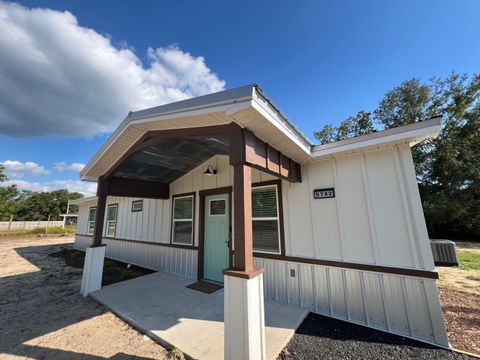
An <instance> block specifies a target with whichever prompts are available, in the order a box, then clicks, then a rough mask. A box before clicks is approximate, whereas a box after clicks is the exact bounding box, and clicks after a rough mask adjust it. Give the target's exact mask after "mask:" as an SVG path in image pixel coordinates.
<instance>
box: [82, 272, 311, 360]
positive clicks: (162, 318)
mask: <svg viewBox="0 0 480 360" xmlns="http://www.w3.org/2000/svg"><path fill="white" fill-rule="evenodd" d="M193 282H195V281H194V280H191V279H184V278H181V277H177V276H174V275H170V274H166V273H162V272H157V273H153V274H150V275H147V276H143V277H140V278H137V279H133V280H129V281H125V282H121V283H117V284H113V285H110V286H106V287H104V288H102V289H101V290H99V291H96V292H94V293H92V294H91V296H92V297H93V298H94V299H95V300H97V301H98V302H100V303H101V304H103V305H105V306H106V307H107V308H109V309H110V310H111V311H113V312H114V313H116V314H117V315H118V316H120V317H121V318H123V319H124V320H125V321H127V322H128V323H130V324H131V325H133V326H134V327H137V328H138V329H140V330H142V331H143V332H144V333H147V334H148V335H149V336H151V337H153V338H155V339H157V340H158V341H159V342H160V343H162V344H164V345H172V346H175V347H176V348H178V349H179V350H181V351H182V352H183V353H185V354H186V355H188V356H190V357H192V358H194V359H223V357H224V354H223V289H221V290H218V291H216V292H214V293H213V294H205V293H202V292H199V291H195V290H191V289H188V288H186V286H187V285H189V284H191V283H193ZM307 314H308V311H307V310H305V309H302V308H300V307H299V306H296V305H286V304H279V303H276V302H273V301H265V325H266V329H265V336H266V348H267V358H268V359H274V358H276V357H277V356H278V354H279V353H280V352H281V351H282V349H283V348H284V347H285V345H286V344H287V343H288V341H289V340H290V339H291V337H292V336H293V334H294V332H295V330H296V329H297V327H298V326H299V325H300V323H301V322H302V321H303V319H304V318H305V316H306V315H307Z"/></svg>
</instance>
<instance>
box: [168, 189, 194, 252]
mask: <svg viewBox="0 0 480 360" xmlns="http://www.w3.org/2000/svg"><path fill="white" fill-rule="evenodd" d="M193 204H194V198H193V195H187V196H179V197H175V198H173V217H172V243H174V244H181V245H193V207H194V205H193Z"/></svg>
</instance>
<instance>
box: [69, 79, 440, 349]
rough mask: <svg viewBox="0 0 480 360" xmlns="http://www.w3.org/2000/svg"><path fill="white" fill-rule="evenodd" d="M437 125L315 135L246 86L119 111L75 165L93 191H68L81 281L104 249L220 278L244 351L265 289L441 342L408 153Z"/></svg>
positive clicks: (256, 328)
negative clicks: (121, 116)
mask: <svg viewBox="0 0 480 360" xmlns="http://www.w3.org/2000/svg"><path fill="white" fill-rule="evenodd" d="M439 129H440V120H439V119H432V120H427V121H423V122H420V123H416V124H412V125H407V126H403V127H399V128H395V129H390V130H385V131H380V132H377V133H373V134H369V135H365V136H360V137H357V138H353V139H349V140H343V141H339V142H336V143H332V144H327V145H320V146H316V145H313V144H312V143H311V142H310V141H309V140H308V139H307V138H306V137H305V136H304V135H303V134H302V133H301V132H300V131H299V130H298V129H297V128H296V127H295V126H294V125H293V124H292V123H291V122H290V121H289V120H288V119H286V118H285V117H284V116H283V115H282V113H281V112H280V111H279V110H278V108H276V107H275V106H274V105H273V104H272V103H271V101H270V100H269V99H268V98H266V97H265V95H264V94H263V92H262V91H261V90H260V88H259V87H258V86H255V85H250V86H245V87H241V88H236V89H232V90H227V91H223V92H219V93H216V94H211V95H206V96H201V97H197V98H193V99H189V100H185V101H180V102H177V103H173V104H168V105H164V106H159V107H155V108H151V109H147V110H142V111H137V112H133V113H130V114H129V115H128V116H127V118H126V119H125V120H124V121H123V122H122V124H121V125H120V126H119V127H118V129H117V130H116V131H115V132H114V133H113V135H112V136H111V138H110V139H109V140H108V141H107V142H106V144H105V145H104V146H103V147H102V148H101V149H100V150H99V151H98V152H97V153H96V155H95V156H94V157H93V159H92V160H91V161H90V162H89V163H88V164H87V166H86V167H85V168H84V169H83V170H82V172H81V178H82V179H83V180H89V181H97V182H98V193H97V195H98V196H97V197H91V198H84V199H80V200H75V201H72V202H71V204H77V205H79V218H78V226H77V235H76V239H75V247H76V248H77V249H85V248H87V258H86V264H85V269H84V277H83V281H82V292H83V294H84V295H86V294H88V293H89V292H91V291H95V290H98V289H99V288H100V284H101V266H102V264H103V257H104V254H105V256H106V257H109V258H112V259H117V260H121V261H125V262H128V263H132V264H136V265H139V266H143V267H146V268H150V269H154V270H159V271H165V272H169V273H173V274H177V275H180V276H182V277H188V278H192V279H204V280H207V281H214V282H219V283H223V282H224V283H225V305H224V306H225V351H226V353H227V351H232V349H236V350H235V351H243V353H242V354H241V355H240V357H241V358H256V357H257V356H260V357H261V355H262V351H263V352H264V350H262V347H263V346H264V345H262V344H264V341H263V340H262V339H263V337H264V324H263V320H262V317H263V299H264V296H265V297H267V298H271V299H275V300H278V301H280V302H288V303H292V304H298V305H299V306H302V307H306V308H308V309H310V310H311V311H313V312H316V313H319V314H323V315H327V316H331V317H335V318H338V319H342V320H346V321H350V322H354V323H357V324H362V325H365V326H369V327H373V328H376V329H381V330H384V331H387V332H391V333H395V334H400V335H402V336H407V337H411V338H415V339H418V340H421V341H425V342H429V343H433V344H437V345H440V346H445V347H447V346H448V340H447V336H446V332H445V327H444V322H443V317H442V311H441V307H440V302H439V298H438V292H437V288H436V283H435V281H436V279H437V273H436V272H435V267H434V263H433V259H432V252H431V250H430V245H429V240H428V234H427V230H426V226H425V221H424V216H423V211H422V205H421V201H420V196H419V191H418V187H417V182H416V177H415V169H414V164H413V160H412V155H411V150H410V147H411V146H412V145H414V144H416V143H418V142H419V141H422V140H424V139H428V138H432V137H435V136H436V135H437V134H438V132H439ZM102 245H106V247H105V246H102ZM225 269H226V270H225ZM138 296H141V294H138ZM130 301H134V299H131V300H130ZM246 304H247V305H246ZM262 341H263V343H262ZM244 344H248V345H244ZM239 349H240V350H239ZM258 352H259V353H258ZM259 354H260V355H259Z"/></svg>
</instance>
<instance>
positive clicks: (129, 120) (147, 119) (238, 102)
mask: <svg viewBox="0 0 480 360" xmlns="http://www.w3.org/2000/svg"><path fill="white" fill-rule="evenodd" d="M250 100H251V97H247V98H243V99H234V100H231V101H228V102H223V103H222V104H210V105H209V106H202V107H198V106H197V107H194V108H192V109H184V110H181V111H173V112H168V113H166V114H157V115H155V114H151V115H148V116H144V117H129V116H127V117H126V119H125V120H124V121H123V122H122V124H121V125H120V126H119V127H118V129H117V130H116V131H115V132H114V133H113V134H112V136H110V138H109V139H108V141H107V142H106V143H105V144H104V145H103V146H102V147H101V148H100V150H99V151H97V153H96V154H95V155H94V157H93V158H92V159H91V160H90V161H89V162H88V164H87V165H86V166H85V167H84V168H83V169H82V171H81V172H80V179H81V180H92V181H96V179H93V178H90V177H88V176H87V174H88V171H89V170H90V169H91V168H92V167H93V166H94V165H95V164H96V162H97V161H98V160H99V159H100V158H101V157H102V155H103V154H104V153H105V152H106V151H108V149H109V148H110V146H111V145H112V144H113V143H115V141H116V140H117V139H118V138H120V137H121V136H122V133H123V132H124V131H125V130H126V129H127V128H128V127H129V126H132V125H139V124H142V123H153V122H157V121H158V122H160V121H164V120H172V119H175V118H181V117H188V116H198V115H203V114H208V113H213V112H225V113H227V112H230V113H232V111H233V112H237V111H240V110H241V109H242V108H247V107H249V106H250ZM180 127H181V126H179V127H176V128H180ZM169 129H170V128H169ZM163 130H168V129H163ZM132 145H133V144H132Z"/></svg>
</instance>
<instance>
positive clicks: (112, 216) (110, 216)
mask: <svg viewBox="0 0 480 360" xmlns="http://www.w3.org/2000/svg"><path fill="white" fill-rule="evenodd" d="M117 214H118V204H111V205H108V208H107V236H110V237H115V230H116V228H117Z"/></svg>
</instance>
